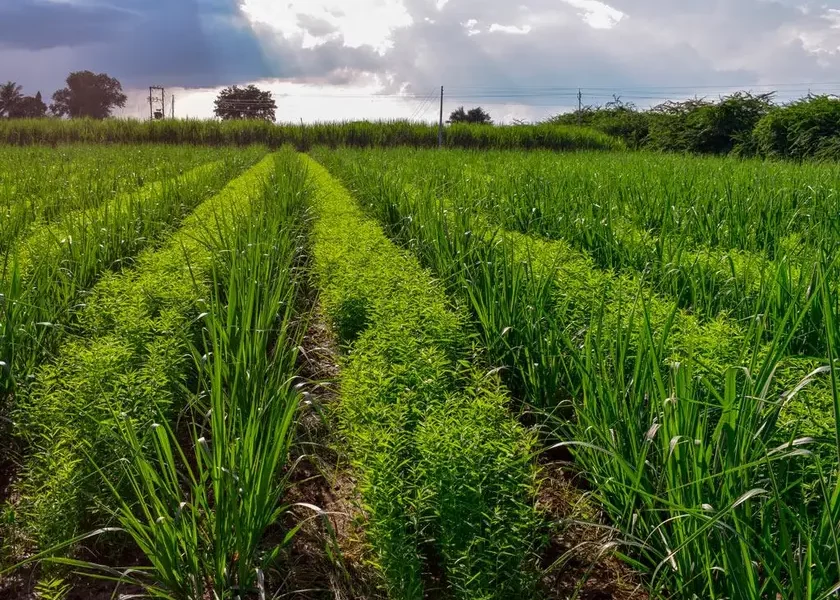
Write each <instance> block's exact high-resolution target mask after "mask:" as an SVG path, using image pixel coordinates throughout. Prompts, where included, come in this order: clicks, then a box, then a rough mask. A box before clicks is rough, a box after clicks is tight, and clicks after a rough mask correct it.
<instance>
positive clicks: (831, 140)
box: [549, 92, 840, 160]
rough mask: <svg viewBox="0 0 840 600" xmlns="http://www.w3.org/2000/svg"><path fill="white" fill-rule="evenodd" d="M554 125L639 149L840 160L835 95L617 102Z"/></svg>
mask: <svg viewBox="0 0 840 600" xmlns="http://www.w3.org/2000/svg"><path fill="white" fill-rule="evenodd" d="M549 122H551V123H557V124H565V125H574V124H578V125H584V126H587V127H592V128H594V129H598V130H599V131H603V132H605V133H608V134H609V135H612V136H615V137H617V138H619V139H621V140H623V141H624V142H625V143H626V144H627V145H628V146H629V147H631V148H637V149H638V148H645V149H650V150H665V151H676V152H691V153H697V154H728V153H732V154H735V155H738V156H757V157H762V158H774V159H793V160H803V159H817V160H837V158H838V157H840V136H838V131H840V99H839V98H837V97H836V96H827V95H822V96H818V95H815V96H811V95H809V96H807V97H805V98H801V99H799V100H796V101H794V102H790V103H785V104H777V103H776V102H774V94H752V93H749V92H737V93H735V94H732V95H729V96H724V97H721V98H720V99H718V100H711V99H708V98H693V99H690V100H685V101H681V102H674V101H670V102H665V103H663V104H660V105H658V106H655V107H653V108H651V109H649V110H642V109H638V108H637V107H636V106H634V105H632V104H628V103H624V102H622V101H621V99H620V98H617V99H616V100H615V101H613V102H609V103H607V104H605V105H604V106H597V107H586V108H583V109H581V110H579V111H575V112H572V113H566V114H561V115H557V116H555V117H553V118H551V119H549Z"/></svg>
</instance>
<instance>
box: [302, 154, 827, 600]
mask: <svg viewBox="0 0 840 600" xmlns="http://www.w3.org/2000/svg"><path fill="white" fill-rule="evenodd" d="M318 157H319V159H321V160H323V161H324V162H325V163H326V164H328V165H329V166H330V168H331V169H333V170H334V171H335V172H336V173H339V174H341V176H342V177H343V178H344V179H345V180H346V181H347V182H348V184H349V185H350V186H351V187H352V189H354V191H355V192H356V193H357V194H358V195H359V198H360V200H361V201H362V202H363V204H364V205H365V206H367V207H368V209H369V210H370V211H371V213H372V214H375V215H376V216H377V217H378V218H379V219H380V220H381V221H382V222H383V223H384V224H385V225H386V227H387V230H388V232H389V234H390V235H392V236H393V237H394V238H395V239H398V240H400V241H401V242H402V243H403V244H405V246H406V247H408V248H410V249H412V250H413V251H414V252H415V253H416V254H417V255H418V256H420V257H421V258H422V260H423V262H424V263H425V264H428V265H429V266H431V267H432V268H433V269H434V270H435V271H436V272H437V273H438V274H439V276H441V277H442V278H443V279H444V280H445V281H447V282H448V284H449V289H450V291H451V292H452V293H453V294H455V296H456V297H458V298H460V299H461V300H462V301H463V302H465V303H466V304H467V306H469V307H470V308H471V313H472V320H473V326H474V327H475V328H476V329H477V331H478V332H479V333H480V335H481V336H482V340H483V344H484V346H485V348H486V349H487V351H488V355H489V356H490V358H491V360H493V361H495V362H496V364H498V365H499V366H500V367H504V371H503V372H504V373H505V374H506V381H508V382H509V383H510V384H511V385H512V389H513V390H515V392H516V395H517V397H519V398H520V399H522V400H523V401H525V402H526V403H528V404H529V405H531V412H532V414H534V415H535V416H536V417H537V418H538V419H539V420H540V422H541V423H542V425H543V427H544V431H546V432H549V435H548V436H547V439H548V440H553V442H552V443H554V444H557V443H559V444H561V445H565V446H567V447H568V448H570V449H571V451H572V452H573V454H574V456H575V458H576V464H577V465H578V466H579V468H580V470H581V472H582V474H583V475H584V476H585V477H586V479H587V480H588V481H589V482H590V483H591V484H592V485H591V489H592V491H591V494H592V496H594V498H595V499H596V500H598V501H599V503H600V504H601V506H603V507H604V509H605V512H606V514H607V515H608V516H609V520H610V522H611V523H612V524H613V525H614V526H615V527H616V528H617V530H618V531H620V532H621V533H622V535H623V539H624V546H623V548H622V550H621V552H622V554H623V555H624V556H625V557H626V558H627V560H628V561H630V563H631V564H633V565H634V566H635V567H637V568H638V569H639V570H640V571H642V572H643V573H644V574H645V576H646V581H647V583H648V586H649V589H650V590H651V592H652V593H653V594H654V595H662V596H664V597H685V598H707V597H714V598H721V597H729V598H761V597H775V595H776V594H780V597H785V598H787V597H793V598H825V597H828V596H830V595H831V593H833V591H832V590H833V589H834V586H835V584H836V583H837V582H838V581H840V572H838V568H839V567H840V564H839V563H838V561H837V552H836V551H837V549H838V545H837V543H836V541H835V539H836V535H837V530H836V524H835V523H836V514H837V513H836V511H837V505H836V498H837V494H836V492H835V488H836V486H837V480H836V469H837V466H836V465H837V456H836V455H837V452H836V442H835V437H836V434H835V432H836V431H837V424H836V414H837V411H836V407H837V398H838V395H837V390H836V385H835V384H834V375H833V369H831V368H829V366H830V365H832V364H833V361H834V358H833V357H834V354H835V352H836V350H835V347H836V340H837V330H836V318H835V315H836V314H837V296H836V292H835V291H834V290H833V286H832V285H831V284H830V281H831V278H830V277H829V276H827V274H828V273H831V272H832V269H833V268H834V264H833V263H834V258H833V255H832V254H830V253H828V254H825V255H823V257H822V259H821V260H820V261H819V262H818V263H817V265H816V266H815V273H816V276H815V278H814V279H813V281H811V282H809V283H808V285H811V287H812V292H811V293H806V291H805V290H803V289H796V288H792V289H790V290H787V291H786V292H785V293H790V294H791V296H793V297H801V298H803V299H804V300H803V302H802V303H800V304H797V303H790V302H788V303H787V304H786V310H785V312H784V313H783V314H781V315H780V316H779V319H777V320H775V321H772V322H769V321H764V320H763V319H761V318H760V316H759V315H755V318H753V319H751V320H750V321H749V322H745V323H743V325H739V324H736V323H733V322H730V321H728V320H726V319H718V320H716V321H713V322H710V323H707V324H705V325H703V326H701V327H698V326H697V325H696V320H694V319H692V318H691V317H690V315H687V314H685V313H684V312H682V311H680V310H679V309H678V308H677V307H676V306H675V305H674V304H671V305H669V304H668V303H667V302H663V301H662V300H661V299H658V298H656V297H655V296H653V295H652V294H651V293H650V289H649V288H648V287H647V286H646V284H645V283H644V281H643V280H642V279H639V278H627V277H626V276H624V277H618V276H616V275H614V274H611V273H608V272H607V273H605V272H601V271H598V270H597V269H594V268H593V265H592V263H591V262H587V261H586V260H581V259H580V257H575V253H574V252H570V251H569V247H568V244H565V243H563V242H546V241H542V240H538V239H532V238H528V237H527V236H522V235H519V234H511V233H510V232H504V231H502V232H498V231H495V230H494V228H492V227H488V224H487V222H486V221H484V220H483V219H482V218H481V216H480V215H476V214H475V213H476V212H477V211H476V210H475V208H474V207H475V205H476V198H475V197H474V196H471V195H469V192H462V191H463V190H464V189H465V188H469V181H464V183H463V187H459V186H457V185H454V184H453V183H452V181H451V180H449V179H447V178H449V177H451V176H452V173H453V172H457V171H458V170H459V169H461V168H462V165H463V163H462V162H459V159H461V158H462V157H460V156H458V155H457V154H453V155H451V156H450V159H451V160H452V163H453V164H451V165H449V167H448V168H447V167H446V166H443V167H442V168H441V170H440V171H435V170H434V167H435V166H436V165H435V163H433V162H432V163H431V164H429V163H427V164H426V165H425V167H426V168H425V169H414V168H413V166H411V165H409V167H408V168H407V169H405V170H402V165H403V163H401V162H400V161H399V160H395V161H394V162H393V163H390V164H389V163H387V162H385V163H384V164H385V166H386V168H385V169H383V168H382V165H383V161H382V160H381V159H382V154H381V153H380V154H378V155H376V157H377V159H379V160H376V164H378V165H379V169H378V170H377V171H372V170H371V169H370V168H369V165H368V163H367V162H366V159H365V157H363V156H360V155H359V154H358V153H355V154H353V153H349V152H345V153H343V154H342V153H340V154H334V153H329V152H321V153H319V154H318ZM445 160H446V157H441V158H440V159H439V161H440V163H443V162H444V161H445ZM505 166H506V165H505ZM505 166H503V165H502V164H498V165H497V168H499V169H503V168H505ZM441 188H443V189H444V190H445V192H443V194H444V195H447V194H453V191H455V192H462V193H464V194H465V195H464V198H462V200H463V202H461V201H459V195H458V193H455V194H454V196H455V197H454V198H449V201H446V200H441V199H440V197H439V195H440V194H441V192H440V189H441ZM478 212H480V211H478ZM780 293H781V291H780ZM815 311H817V312H819V314H820V315H821V316H820V317H819V319H818V320H817V322H819V323H820V324H821V325H822V326H823V327H824V328H825V337H824V339H825V344H826V345H825V350H826V352H825V354H824V355H823V356H818V357H816V358H814V357H812V358H810V359H809V360H808V361H805V362H804V363H802V362H801V361H799V362H797V361H792V360H791V358H790V356H789V354H790V351H791V348H792V347H793V341H794V338H795V336H796V335H798V332H801V331H802V329H803V327H811V325H810V324H809V322H810V321H812V320H813V317H812V315H813V313H814V312H815ZM692 323H695V324H694V325H692ZM768 323H770V324H771V325H772V326H773V327H774V329H773V330H770V331H765V328H766V327H767V325H768ZM792 407H798V408H796V409H795V412H796V414H797V415H799V416H798V418H794V419H791V417H790V412H789V411H790V410H791V408H792ZM534 408H536V409H538V410H536V411H535V410H534ZM806 415H807V417H808V418H802V417H803V416H806ZM816 423H820V425H819V426H817V427H815V424H816ZM815 430H816V431H817V432H818V433H819V434H820V435H819V436H818V437H816V438H813V437H809V436H808V435H807V434H808V433H810V432H813V431H815ZM818 546H819V547H818Z"/></svg>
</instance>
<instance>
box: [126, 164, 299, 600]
mask: <svg viewBox="0 0 840 600" xmlns="http://www.w3.org/2000/svg"><path fill="white" fill-rule="evenodd" d="M267 161H268V165H269V166H270V167H272V169H276V171H275V172H274V173H270V174H271V175H272V178H271V180H269V181H267V182H266V185H265V188H264V189H263V191H262V195H261V196H256V197H254V196H255V195H256V194H259V192H258V191H257V192H253V191H252V192H251V196H252V197H253V202H252V204H251V206H250V207H248V206H247V204H246V203H243V201H242V199H243V197H244V196H247V195H248V192H247V191H246V192H245V194H242V193H240V194H239V198H236V196H235V195H233V194H232V195H231V196H229V198H230V199H231V200H233V199H235V201H236V202H239V203H240V206H239V207H238V208H237V207H235V206H233V205H232V206H229V207H227V208H226V209H225V207H219V208H222V210H226V214H232V215H233V216H234V220H230V219H228V220H226V222H224V223H219V225H218V226H217V227H216V228H214V229H215V231H213V232H212V234H211V236H210V238H209V239H207V240H206V241H207V242H208V243H209V245H210V247H211V251H212V252H213V253H215V254H216V255H217V257H218V259H219V260H218V261H217V262H216V264H215V266H214V270H213V279H214V284H213V288H212V292H211V300H210V302H209V303H208V305H207V313H206V314H205V316H204V317H203V331H202V333H203V336H202V338H203V342H202V343H201V344H198V345H197V346H196V348H195V358H196V367H197V370H198V372H199V375H200V384H199V390H198V393H197V394H196V396H195V399H194V402H193V403H192V404H191V406H190V410H189V412H188V416H189V420H190V425H189V430H190V436H189V437H190V440H189V443H188V444H184V443H183V442H180V443H179V441H178V440H179V436H178V435H177V434H176V432H175V431H174V430H173V429H171V428H170V427H169V426H167V425H164V424H158V425H153V429H154V432H153V434H152V437H153V441H152V444H151V445H152V447H153V448H154V453H149V452H147V451H146V449H145V448H144V445H145V444H144V443H143V442H142V440H141V439H140V437H139V436H138V429H137V428H136V427H134V426H133V425H132V424H131V422H130V421H127V420H125V421H120V419H119V417H117V418H116V420H117V421H119V422H120V423H121V424H122V427H121V434H122V438H123V440H124V441H126V442H127V445H128V449H129V454H128V456H129V460H128V461H126V462H125V463H123V465H124V466H123V469H124V473H125V477H126V479H127V480H128V482H130V487H131V492H130V493H128V494H123V493H122V492H121V491H120V490H119V489H118V488H117V487H116V486H111V489H112V491H113V493H114V496H115V499H116V500H117V501H118V502H119V510H118V518H119V522H120V524H121V525H122V526H123V527H124V528H125V530H126V531H127V532H128V533H129V534H130V535H131V537H132V538H133V540H134V542H135V543H136V544H137V545H138V547H139V549H140V550H141V551H142V552H143V553H144V554H145V555H146V557H147V558H148V559H149V560H150V562H151V563H152V565H153V567H152V569H151V573H149V577H148V578H141V579H140V581H141V583H142V584H143V585H144V587H145V588H146V590H147V591H148V592H150V593H151V594H153V595H156V596H159V597H168V598H184V599H191V600H200V599H203V598H206V597H207V596H208V595H209V594H211V593H212V595H213V597H216V598H226V597H231V595H236V596H240V597H241V596H250V595H252V594H259V595H260V596H263V597H264V596H265V595H266V589H265V583H264V574H265V570H266V568H267V567H268V566H271V565H272V563H273V562H274V560H275V559H276V558H277V556H278V553H279V551H280V550H281V548H282V545H285V544H287V543H288V541H289V540H290V539H291V537H292V536H293V535H294V530H292V531H289V532H288V533H287V534H286V536H285V538H284V539H283V542H282V544H281V545H274V546H267V545H265V544H264V537H265V535H266V533H267V531H268V529H269V528H270V527H272V526H274V525H276V524H277V523H278V522H279V521H280V519H281V518H282V517H283V515H284V513H285V511H286V508H285V507H284V506H282V505H281V503H280V502H281V499H282V497H283V496H284V494H285V491H286V487H287V478H288V475H289V472H288V471H286V470H285V467H286V463H287V460H288V456H289V449H290V445H291V441H292V434H293V431H294V428H293V424H294V418H295V415H296V412H297V406H298V394H297V392H296V391H295V389H294V388H293V379H292V376H293V374H294V372H295V369H296V367H295V363H296V357H297V349H298V347H299V345H300V341H301V336H302V333H303V331H304V330H305V324H301V323H299V322H297V319H298V315H297V308H298V302H297V300H298V296H299V289H298V282H299V281H300V277H299V275H300V273H298V272H297V269H298V265H299V262H300V258H301V257H300V252H301V249H302V246H301V234H303V233H305V232H304V231H303V229H302V228H303V227H304V225H305V222H304V217H305V211H306V203H307V201H308V193H307V189H306V173H305V171H304V170H303V169H302V167H301V165H300V164H299V162H298V160H297V158H296V157H295V156H294V154H292V153H284V154H283V155H282V156H280V157H278V159H277V164H276V165H273V164H272V161H273V159H267ZM265 164H266V163H262V165H265ZM262 165H261V166H262ZM259 170H260V167H257V171H255V172H254V173H253V175H257V174H258V172H259ZM261 171H262V174H265V168H262V170H261ZM239 209H244V210H243V211H242V212H239ZM227 211H230V212H227ZM237 217H238V218H237ZM232 227H233V229H232ZM161 416H164V415H163V414H161ZM167 421H168V420H164V423H166V422H167ZM140 431H142V430H140ZM188 456H189V458H188Z"/></svg>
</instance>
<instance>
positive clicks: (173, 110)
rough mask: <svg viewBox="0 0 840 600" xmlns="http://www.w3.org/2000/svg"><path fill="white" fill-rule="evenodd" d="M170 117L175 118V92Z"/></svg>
mask: <svg viewBox="0 0 840 600" xmlns="http://www.w3.org/2000/svg"><path fill="white" fill-rule="evenodd" d="M169 118H170V119H174V118H175V94H172V110H170V111H169Z"/></svg>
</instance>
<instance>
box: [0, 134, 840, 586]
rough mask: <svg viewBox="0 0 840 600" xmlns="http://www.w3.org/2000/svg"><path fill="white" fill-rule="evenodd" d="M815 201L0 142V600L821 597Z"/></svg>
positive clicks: (505, 167) (822, 482)
mask: <svg viewBox="0 0 840 600" xmlns="http://www.w3.org/2000/svg"><path fill="white" fill-rule="evenodd" d="M838 182H840V167H838V166H837V165H834V164H787V163H767V162H758V161H741V160H735V159H730V158H725V159H724V158H696V157H686V156H676V155H658V154H648V153H639V152H627V151H615V152H605V151H603V150H598V151H595V150H583V151H578V152H568V153H556V152H548V151H541V150H540V151H537V150H534V151H530V152H523V151H521V150H520V151H512V150H492V151H482V152H477V151H474V150H466V149H460V150H456V149H447V150H420V149H399V148H389V149H360V148H357V149H333V148H326V147H318V148H314V149H312V150H311V151H310V152H309V153H308V154H303V153H299V152H296V151H295V150H293V149H291V148H282V149H280V150H269V149H268V148H266V147H261V146H241V147H230V148H210V147H200V146H195V147H193V146H157V145H144V146H140V145H135V146H132V145H113V146H86V145H78V146H76V145H67V146H61V145H59V146H56V147H40V146H22V147H0V202H2V205H3V207H4V213H3V215H2V216H3V219H2V221H0V252H2V254H3V271H2V278H0V287H2V290H0V294H2V295H0V309H2V321H0V361H2V369H0V383H2V386H0V598H5V597H9V598H45V599H46V598H55V599H62V600H63V599H68V598H88V597H90V598H98V597H112V596H113V597H136V596H137V595H140V596H143V597H146V596H148V597H158V598H171V599H176V600H204V599H206V598H217V599H219V600H222V599H234V598H242V599H245V598H254V599H257V598H260V599H262V598H394V599H412V600H413V599H417V600H420V599H423V598H453V599H487V600H489V599H518V598H528V599H541V598H545V599H560V598H563V599H565V598H584V599H586V598H589V599H595V598H617V599H626V598H634V599H642V598H663V599H664V598H668V599H671V598H673V599H682V598H685V599H694V598H715V599H718V598H721V599H722V598H727V599H761V598H768V599H773V598H784V599H785V600H788V599H793V600H806V599H808V600H816V599H824V598H830V597H835V595H836V593H837V590H838V589H840V525H838V522H839V521H840V468H838V466H839V465H840V428H838V426H837V419H836V416H837V413H838V411H840V390H838V381H837V373H836V369H835V368H834V365H835V360H836V355H837V353H838V351H840V329H838V313H840V289H838V286H837V281H838V280H839V279H840V278H839V277H838V275H839V274H840V273H838V265H837V262H838V253H837V246H838V242H840V184H838Z"/></svg>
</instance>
